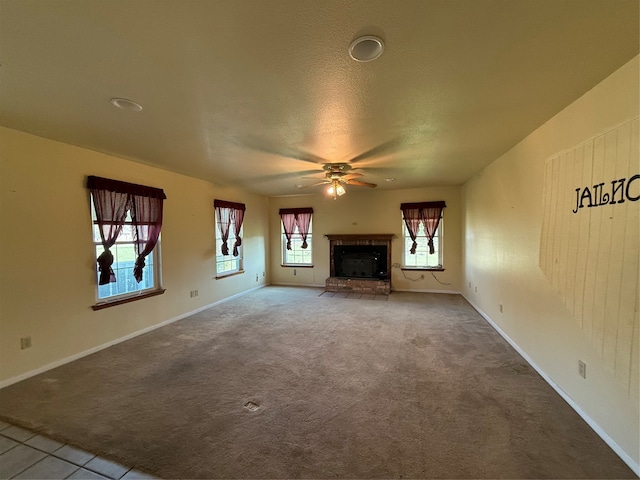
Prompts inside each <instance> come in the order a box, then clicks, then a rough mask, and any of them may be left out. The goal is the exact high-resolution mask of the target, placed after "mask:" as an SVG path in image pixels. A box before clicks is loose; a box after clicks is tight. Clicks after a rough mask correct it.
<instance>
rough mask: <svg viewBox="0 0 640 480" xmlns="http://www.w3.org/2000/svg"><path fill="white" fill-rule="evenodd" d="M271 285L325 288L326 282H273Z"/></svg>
mask: <svg viewBox="0 0 640 480" xmlns="http://www.w3.org/2000/svg"><path fill="white" fill-rule="evenodd" d="M271 285H273V286H276V287H313V288H324V287H325V286H326V285H325V284H324V283H322V284H320V283H272V284H271Z"/></svg>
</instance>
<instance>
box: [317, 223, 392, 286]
mask: <svg viewBox="0 0 640 480" xmlns="http://www.w3.org/2000/svg"><path fill="white" fill-rule="evenodd" d="M325 236H326V237H327V238H328V239H329V252H330V259H329V261H330V275H331V276H330V277H329V278H327V280H326V283H325V290H326V291H328V292H354V293H368V294H377V295H388V294H389V293H391V240H392V239H393V237H394V234H392V233H376V234H355V235H354V234H344V235H338V234H335V235H334V234H330V235H325Z"/></svg>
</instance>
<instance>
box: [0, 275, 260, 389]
mask: <svg viewBox="0 0 640 480" xmlns="http://www.w3.org/2000/svg"><path fill="white" fill-rule="evenodd" d="M265 286H266V285H259V286H257V287H253V288H250V289H249V290H245V291H243V292H240V293H236V294H235V295H231V296H230V297H226V298H223V299H222V300H218V301H217V302H213V303H211V304H209V305H205V306H204V307H200V308H196V309H195V310H191V311H189V312H187V313H183V314H181V315H178V316H177V317H173V318H170V319H168V320H165V321H163V322H160V323H156V324H155V325H151V326H149V327H146V328H143V329H142V330H138V331H135V332H133V333H130V334H128V335H125V336H124V337H120V338H117V339H115V340H111V341H109V342H107V343H103V344H102V345H98V346H97V347H93V348H90V349H88V350H84V351H82V352H80V353H76V354H74V355H71V356H70V357H66V358H63V359H61V360H56V361H55V362H52V363H49V364H47V365H44V366H42V367H39V368H36V369H35V370H30V371H28V372H25V373H22V374H20V375H17V376H15V377H11V378H8V379H7V380H3V381H2V382H0V390H1V389H3V388H5V387H8V386H9V385H13V384H14V383H18V382H21V381H22V380H26V379H27V378H31V377H34V376H36V375H39V374H41V373H44V372H47V371H49V370H52V369H54V368H57V367H60V366H62V365H64V364H66V363H70V362H73V361H74V360H78V359H80V358H82V357H86V356H87V355H91V354H92V353H96V352H99V351H100V350H104V349H105V348H109V347H111V346H113V345H117V344H118V343H121V342H125V341H127V340H130V339H132V338H134V337H137V336H138V335H142V334H144V333H148V332H151V331H153V330H156V329H158V328H160V327H164V326H165V325H169V324H170V323H173V322H177V321H178V320H182V319H183V318H187V317H190V316H191V315H195V314H196V313H200V312H202V311H203V310H206V309H207V308H211V307H214V306H216V305H220V304H221V303H224V302H228V301H229V300H233V299H234V298H238V297H241V296H242V295H246V294H247V293H249V292H253V291H254V290H258V289H259V288H263V287H265Z"/></svg>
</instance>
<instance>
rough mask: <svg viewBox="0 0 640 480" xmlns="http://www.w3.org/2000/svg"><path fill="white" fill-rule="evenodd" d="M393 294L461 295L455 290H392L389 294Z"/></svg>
mask: <svg viewBox="0 0 640 480" xmlns="http://www.w3.org/2000/svg"><path fill="white" fill-rule="evenodd" d="M393 292H409V293H446V294H450V295H461V293H460V292H458V291H456V290H407V289H404V288H392V289H391V293H393Z"/></svg>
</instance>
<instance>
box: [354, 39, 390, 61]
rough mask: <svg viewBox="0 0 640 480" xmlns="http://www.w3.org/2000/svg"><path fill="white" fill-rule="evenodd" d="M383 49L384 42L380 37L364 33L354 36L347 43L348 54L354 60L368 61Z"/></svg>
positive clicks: (378, 54) (380, 53)
mask: <svg viewBox="0 0 640 480" xmlns="http://www.w3.org/2000/svg"><path fill="white" fill-rule="evenodd" d="M383 51H384V42H383V41H382V39H381V38H380V37H376V36H374V35H365V36H363V37H358V38H356V39H355V40H354V41H353V42H351V45H349V56H350V57H351V58H352V59H354V60H355V61H356V62H370V61H372V60H375V59H376V58H378V57H379V56H380V55H382V52H383Z"/></svg>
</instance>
